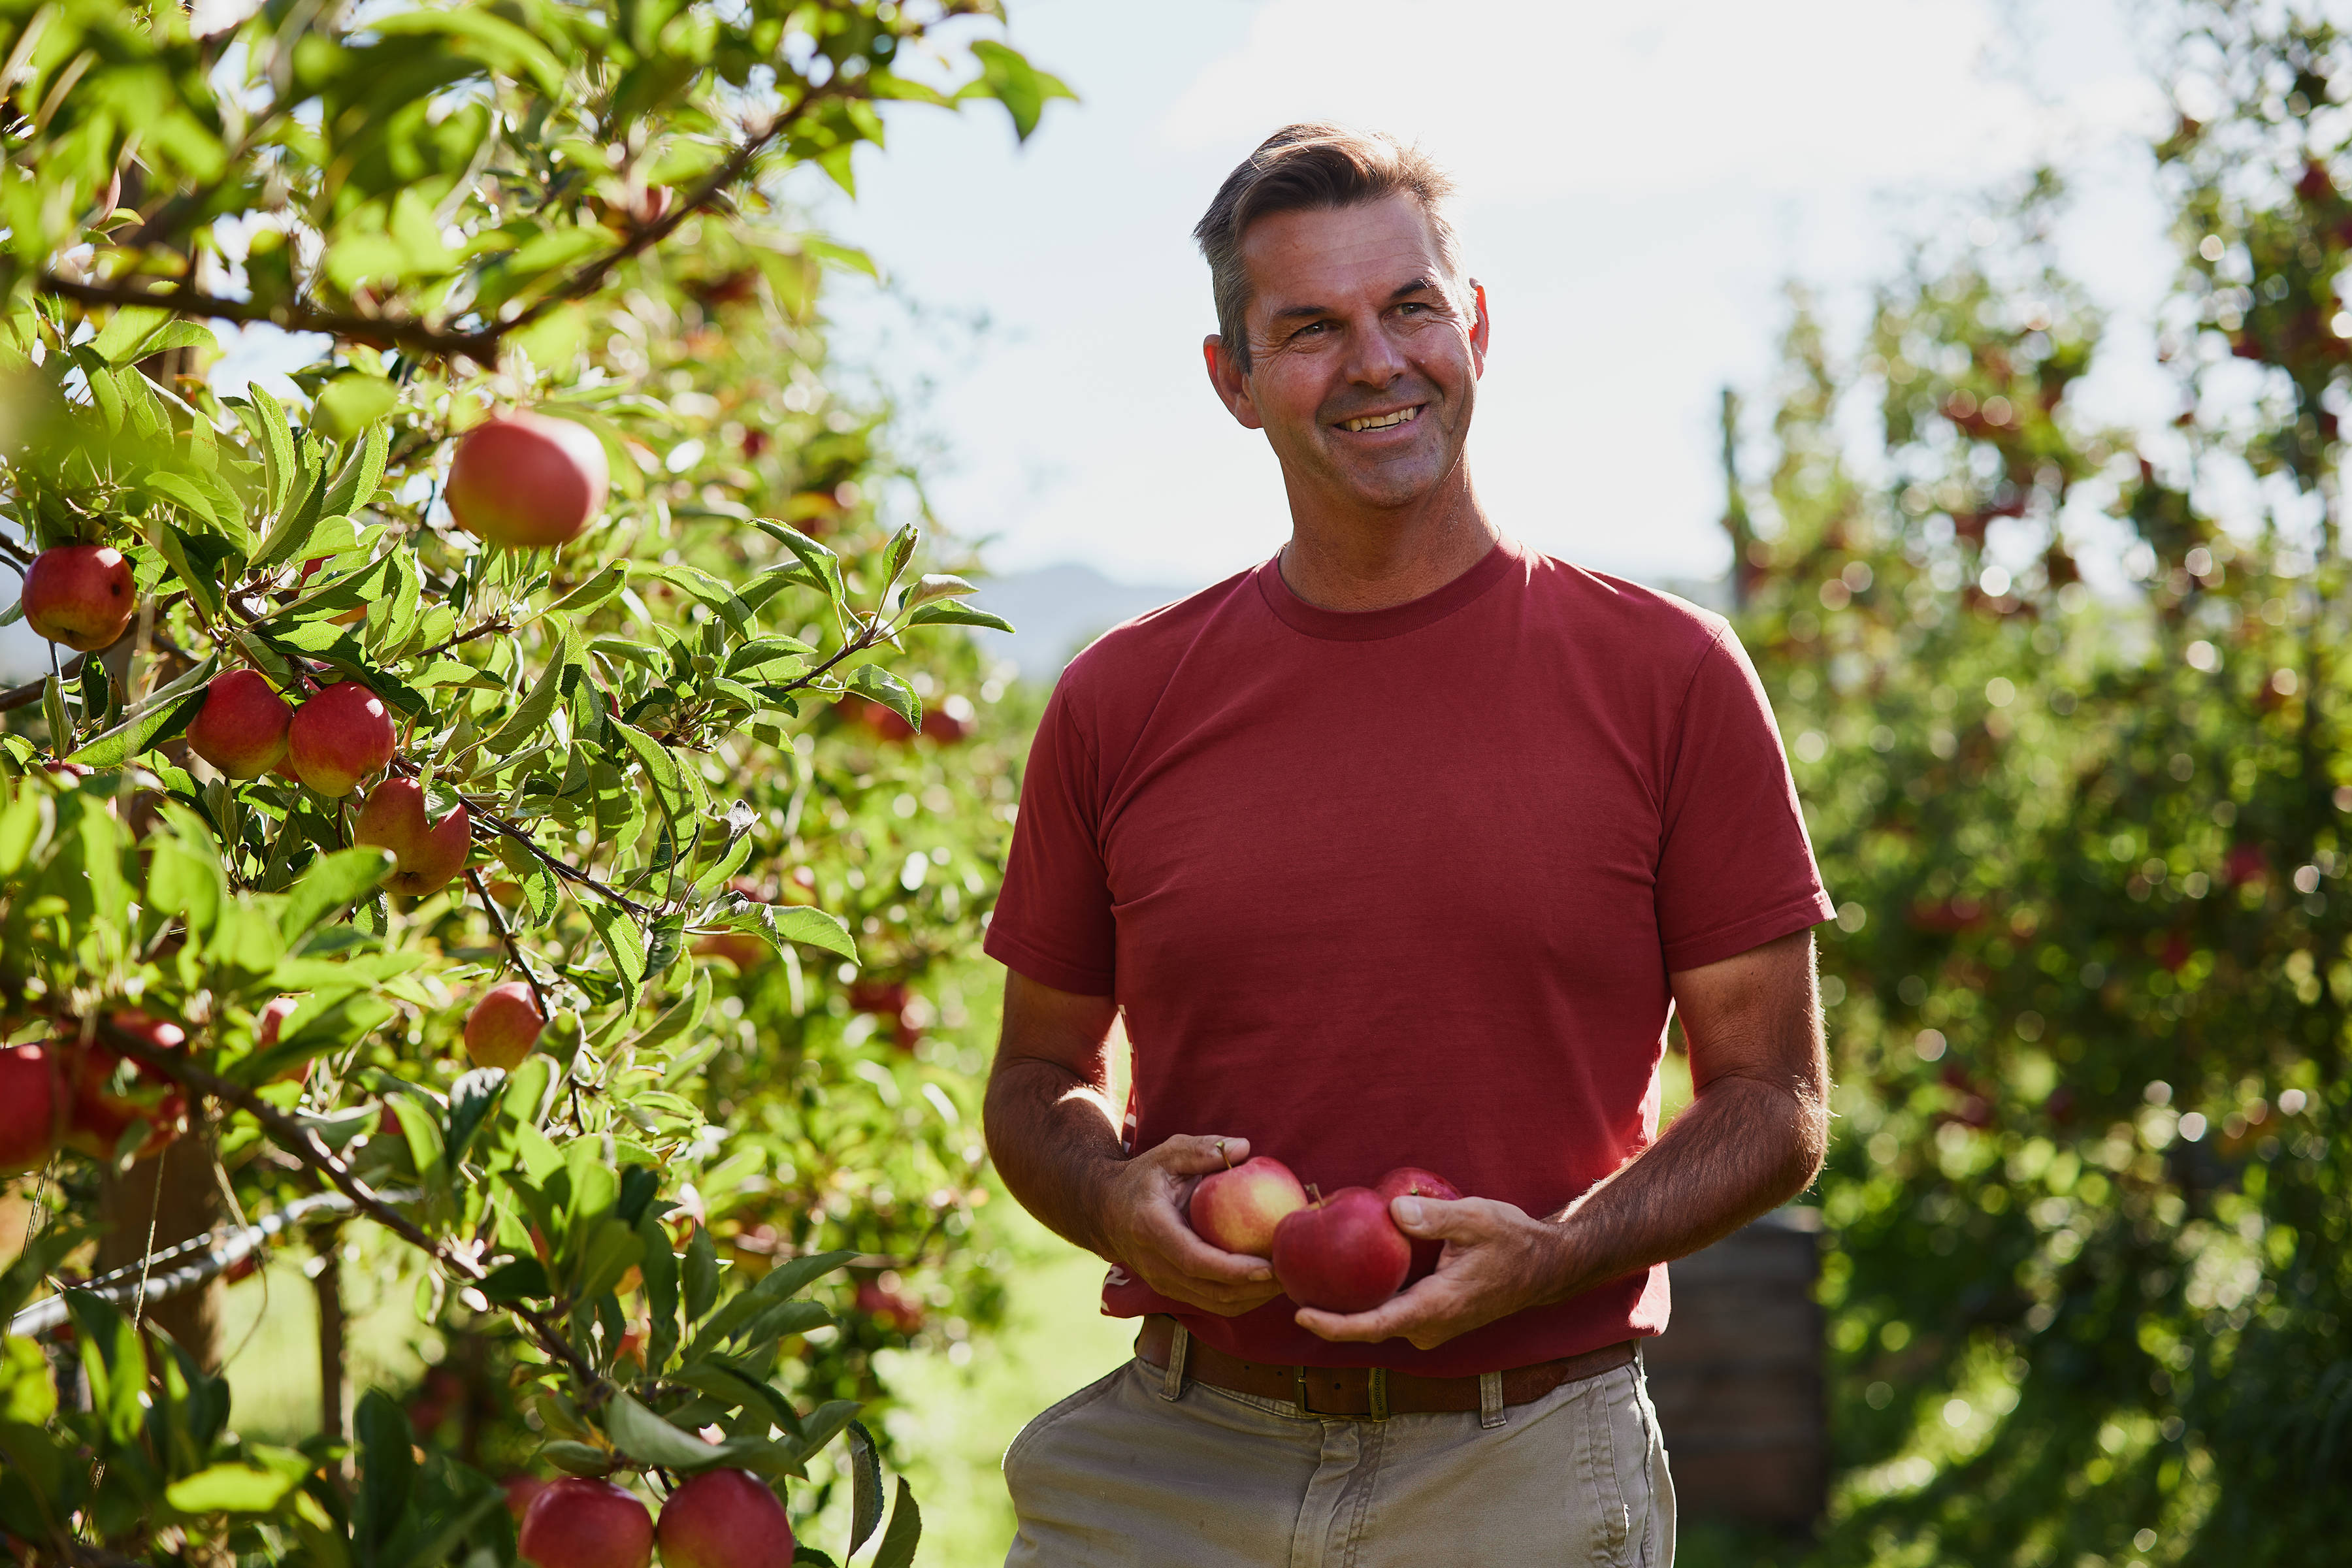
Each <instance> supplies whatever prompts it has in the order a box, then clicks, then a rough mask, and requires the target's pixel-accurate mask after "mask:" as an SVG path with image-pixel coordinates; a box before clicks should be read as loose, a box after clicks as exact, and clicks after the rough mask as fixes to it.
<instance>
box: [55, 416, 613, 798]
mask: <svg viewBox="0 0 2352 1568" xmlns="http://www.w3.org/2000/svg"><path fill="white" fill-rule="evenodd" d="M611 478H612V475H611V470H610V468H608V467H607V466H606V463H605V461H604V443H603V442H601V441H599V440H598V439H597V438H596V437H595V436H594V435H593V433H592V432H590V431H589V430H588V429H586V428H585V427H584V426H580V425H577V424H574V423H573V422H572V421H571V420H569V419H551V418H549V417H548V416H545V415H543V414H531V413H527V412H518V413H513V414H501V415H498V416H494V417H492V418H489V419H487V420H485V421H483V422H482V423H481V424H479V425H477V426H474V427H473V428H472V429H471V430H468V431H467V432H466V434H465V435H464V436H463V437H459V438H458V442H457V452H456V453H455V454H454V455H453V456H452V457H451V458H450V462H449V482H448V484H447V486H446V489H445V492H444V493H445V495H446V499H447V500H448V502H449V515H450V516H452V517H454V518H456V519H457V525H458V526H459V527H460V528H463V529H465V530H466V531H467V532H469V533H471V534H474V535H475V536H477V537H478V538H479V539H481V540H483V541H484V542H488V543H490V544H494V545H498V546H500V547H501V548H504V549H509V550H532V549H539V548H542V547H546V546H551V545H558V544H563V543H567V542H570V541H572V540H573V539H575V538H577V537H579V535H580V532H581V531H582V530H583V529H585V528H586V527H587V526H588V524H589V523H590V522H591V521H593V520H594V518H595V516H596V514H597V513H598V512H599V511H601V510H604V497H605V492H606V490H607V489H608V488H609V486H610V481H611ZM316 569H317V563H315V562H313V563H308V564H307V565H306V566H305V568H304V571H303V575H304V576H306V577H307V576H309V575H310V573H311V572H312V571H315V570H316ZM24 609H25V621H26V625H28V626H31V627H32V628H33V629H34V630H35V631H37V632H38V633H39V634H40V635H41V636H43V637H47V638H48V639H49V641H51V642H54V643H62V644H64V645H65V646H66V647H70V648H77V649H79V650H80V651H81V652H83V653H92V652H95V651H97V650H98V649H100V648H103V647H111V646H112V645H113V644H114V643H115V642H116V641H117V640H119V639H120V638H121V636H122V634H123V632H124V631H126V630H127V629H129V627H130V626H131V616H133V615H135V614H137V613H138V610H139V591H138V585H137V584H136V583H134V582H133V581H132V579H131V563H130V561H129V560H128V559H126V558H125V557H124V555H123V553H122V552H121V551H120V550H117V549H115V548H114V547H113V546H112V545H110V544H60V545H56V546H53V547H52V548H50V549H47V550H44V551H42V552H40V554H38V555H37V556H36V557H34V559H33V564H32V565H31V566H30V567H29V568H28V569H27V570H26V573H25V593H24ZM255 679H259V677H256V678H255ZM264 689H265V691H266V690H267V687H266V684H265V688H264ZM276 696H277V694H276V693H275V692H268V697H269V698H270V699H271V700H275V699H276ZM230 711H231V710H228V709H224V711H223V718H222V720H221V722H222V723H224V724H229V723H231V721H230V718H229V714H230ZM268 719H269V714H268V710H267V709H266V708H264V709H263V710H261V714H260V721H261V726H262V731H267V729H268ZM255 733H258V732H251V731H246V730H243V729H240V728H235V727H234V726H233V725H232V728H231V729H230V731H228V732H227V733H226V735H225V737H224V738H225V739H230V740H233V741H235V742H236V749H237V751H238V752H240V754H248V753H250V752H253V751H254V750H256V749H259V750H267V746H268V742H267V741H266V740H256V739H254V738H253V735H254V734H255ZM284 733H285V726H284V724H283V723H282V722H281V723H280V724H279V725H278V735H279V736H280V737H281V738H282V737H283V735H284ZM297 745H298V752H299V742H298V743H297ZM205 755H206V757H207V759H208V760H209V758H210V753H208V752H207V753H205ZM215 765H222V764H218V763H216V764H215ZM272 765H274V763H263V764H262V765H261V766H259V767H257V768H255V769H254V770H253V771H252V772H251V773H231V774H230V776H231V777H233V778H257V777H258V776H260V774H261V773H264V772H266V771H268V768H269V767H270V766H272ZM377 765H378V766H381V765H382V764H381V763H379V764H377ZM297 767H298V769H299V763H297ZM223 771H224V772H226V771H227V769H226V766H225V765H223ZM367 771H369V770H364V769H363V770H362V773H365V772H367ZM303 782H304V783H305V784H308V783H310V779H309V778H308V777H307V776H306V777H305V778H304V780H303ZM350 788H351V785H350V784H344V785H343V787H342V788H341V789H340V790H333V791H329V792H328V793H331V794H336V795H341V794H344V793H347V792H348V791H349V790H350Z"/></svg>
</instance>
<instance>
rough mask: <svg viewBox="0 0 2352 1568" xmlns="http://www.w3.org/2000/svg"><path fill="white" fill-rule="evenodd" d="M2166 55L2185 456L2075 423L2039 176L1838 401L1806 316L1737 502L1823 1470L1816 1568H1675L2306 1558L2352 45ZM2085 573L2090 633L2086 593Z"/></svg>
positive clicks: (2322, 29)
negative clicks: (1773, 826)
mask: <svg viewBox="0 0 2352 1568" xmlns="http://www.w3.org/2000/svg"><path fill="white" fill-rule="evenodd" d="M2184 16H2185V21H2184V25H2183V26H2182V27H2181V34H2180V43H2179V48H2178V51H2177V54H2176V57H2175V58H2174V60H2173V62H2172V68H2171V79H2173V80H2176V81H2178V80H2179V79H2182V77H2183V76H2185V75H2187V74H2189V73H2194V74H2195V75H2196V76H2197V77H2199V78H2200V79H2203V80H2205V81H2208V82H2210V84H2212V86H2213V88H2214V89H2216V96H2217V97H2218V99H2219V100H2220V102H2221V105H2222V107H2221V110H2220V111H2219V112H2211V111H2210V110H2209V111H2208V118H2207V120H2206V121H2205V122H2203V123H2199V122H2198V121H2192V120H2189V119H2188V118H2186V117H2183V118H2182V119H2181V121H2180V122H2179V126H2178V128H2177V130H2176V131H2175V132H2173V133H2172V134H2171V135H2170V137H2169V138H2168V140H2166V141H2165V142H2163V144H2162V145H2161V146H2160V147H2158V149H2157V150H2156V155H2157V158H2158V164H2159V168H2160V173H2161V176H2162V179H2163V183H2164V188H2165V190H2166V192H2167V194H2168V198H2169V199H2170V200H2171V202H2172V203H2173V205H2174V209H2175V211H2176V213H2177V216H2178V227H2177V233H2178V237H2179V243H2180V246H2181V250H2182V257H2183V270H2182V274H2181V284H2180V287H2179V290H2178V292H2177V295H2176V297H2175V298H2174V300H2172V301H2171V304H2170V305H2169V307H2168V316H2167V319H2166V320H2165V321H2164V322H2163V323H2162V326H2163V331H2162V336H2161V339H2160V342H2159V344H2158V348H2159V353H2161V354H2162V355H2163V356H2164V357H2165V359H2166V361H2167V363H2168V368H2169V370H2170V371H2171V373H2172V374H2173V375H2174V376H2175V377H2176V378H2177V380H2178V383H2179V388H2180V392H2181V395H2182V399H2183V408H2184V412H2183V413H2182V414H2181V416H2180V418H2179V422H2178V424H2177V425H2176V426H2174V427H2173V428H2172V429H2170V430H2167V431H2159V432H2155V433H2149V434H2144V435H2137V436H2136V435H2135V434H2133V433H2129V432H2123V431H2115V430H2103V429H2097V428H2094V427H2092V426H2090V425H2089V424H2087V423H2086V422H2085V421H2084V420H2083V419H2082V418H2080V417H2078V416H2076V415H2075V414H2074V408H2073V405H2072V404H2071V403H2070V402H2069V391H2070V388H2071V387H2072V386H2073V385H2074V383H2075V382H2076V380H2077V379H2078V378H2079V377H2081V376H2082V375H2083V374H2084V373H2085V371H2086V370H2088V368H2089V367H2090V364H2091V361H2092V358H2093V356H2094V354H2095V353H2097V352H2099V351H2100V348H2101V331H2102V322H2101V321H2100V320H2099V318H2098V316H2097V314H2096V313H2095V311H2094V310H2092V309H2091V308H2090V306H2089V305H2088V303H2087V302H2086V300H2085V299H2084V295H2083V292H2082V290H2081V289H2079V288H2077V287H2076V286H2075V285H2074V283H2072V282H2071V281H2070V280H2069V279H2067V278H2065V277H2064V276H2063V274H2062V273H2061V271H2060V270H2059V269H2058V268H2057V266H2056V264H2055V262H2054V260H2053V258H2052V254H2051V246H2050V240H2049V234H2048V229H2049V226H2050V222H2051V219H2052V216H2053V212H2054V210H2055V209H2056V207H2057V206H2058V205H2059V204H2060V203H2061V202H2062V201H2063V194H2062V193H2061V192H2060V191H2059V189H2058V188H2057V186H2056V184H2055V182H2053V181H2052V180H2050V179H2048V178H2046V177H2045V178H2043V179H2041V180H2038V181H2036V182H2034V183H2033V184H2032V185H2031V186H2030V187H2029V188H2027V189H2025V190H2023V191H2022V192H2021V193H2019V194H2018V195H2016V196H2015V197H2014V198H2013V199H2010V200H2004V201H2000V202H1997V203H1994V204H1991V205H1990V209H1989V210H1988V211H1987V212H1986V213H1985V214H1984V215H1982V216H1979V219H1978V220H1977V221H1976V222H1975V223H1974V224H1973V225H1970V226H1966V237H1965V238H1958V237H1952V238H1946V239H1942V240H1938V241H1936V242H1932V243H1929V244H1927V245H1924V246H1922V247H1920V248H1919V250H1918V251H1917V253H1916V258H1915V261H1914V264H1913V266H1912V268H1911V269H1910V271H1909V272H1908V274H1907V275H1906V277H1904V278H1903V279H1900V280H1898V281H1897V282H1895V283H1894V284H1891V285H1889V286H1888V287H1886V288H1885V289H1884V290H1882V292H1881V293H1880V296H1879V298H1878V300H1877V304H1876V308H1875V310H1874V319H1873V320H1872V321H1871V324H1870V328H1869V331H1868V341H1867V343H1866V345H1864V349H1863V352H1862V353H1860V354H1859V355H1858V356H1857V358H1856V362H1855V363H1844V362H1843V360H1842V359H1841V358H1840V356H1839V355H1838V354H1837V353H1834V352H1833V351H1832V348H1831V346H1830V345H1829V343H1828V342H1827V338H1826V335H1825V333H1824V331H1822V327H1821V326H1820V324H1819V322H1818V321H1817V319H1816V316H1815V314H1814V312H1813V310H1811V307H1810V305H1809V303H1808V302H1807V301H1806V300H1803V299H1802V298H1801V297H1800V298H1799V300H1798V301H1797V308H1796V311H1795V317H1794V322H1793V325H1792V327H1791V329H1790V333H1789V335H1788V338H1787V342H1786V354H1785V359H1786V370H1785V372H1784V374H1783V378H1782V382H1781V384H1780V386H1779V388H1778V389H1777V390H1776V393H1775V401H1774V404H1773V407H1772V410H1771V416H1770V417H1771V424H1770V431H1769V448H1770V456H1769V476H1767V475H1765V472H1764V470H1763V469H1761V468H1756V469H1751V470H1750V471H1751V472H1755V473H1757V474H1758V475H1759V482H1758V483H1755V484H1752V485H1750V484H1746V483H1742V482H1739V481H1738V480H1735V486H1734V502H1733V505H1732V508H1731V512H1730V518H1729V526H1730V528H1731V531H1732V532H1733V536H1734V540H1735V545H1736V548H1737V551H1738V562H1737V564H1736V567H1735V581H1736V585H1737V588H1738V596H1739V599H1740V608H1739V610H1738V616H1739V621H1740V629H1741V632H1742V634H1743V636H1745V637H1747V638H1748V646H1749V647H1751V648H1752V649H1754V650H1755V653H1756V657H1757V660H1758V664H1759V668H1760V669H1761V670H1762V672H1763V674H1764V676H1765V679H1766V681H1767V683H1768V685H1769V688H1770V689H1771V692H1772V696H1773V699H1774V701H1775V704H1776V706H1777V708H1778V710H1779V712H1780V717H1781V721H1782V724H1783V728H1784V732H1785V734H1786V736H1787V738H1788V741H1789V744H1790V753H1791V756H1792V759H1793V761H1794V764H1795V767H1796V772H1797V778H1798V784H1799V786H1800V789H1801V792H1802V793H1803V795H1804V796H1805V798H1806V801H1807V803H1808V805H1809V807H1810V811H1811V822H1812V826H1813V829H1814V834H1815V844H1816V847H1817V848H1818V850H1819V852H1820V854H1821V858H1822V865H1823V869H1824V872H1825V874H1826V876H1827V878H1828V881H1829V885H1830V888H1831V890H1832V894H1833V896H1835V897H1836V898H1838V899H1839V900H1842V906H1841V911H1840V916H1839V920H1838V924H1837V929H1835V930H1825V931H1824V933H1823V942H1822V973H1823V975H1824V980H1823V994H1824V1002H1825V1005H1827V1008H1828V1012H1829V1016H1830V1022H1831V1034H1832V1042H1833V1049H1834V1051H1835V1053H1836V1058H1837V1062H1836V1066H1837V1077H1838V1080H1839V1089H1838V1097H1837V1100H1836V1102H1835V1104H1836V1110H1837V1111H1838V1114H1839V1116H1840V1119H1841V1120H1840V1121H1839V1123H1838V1134H1837V1137H1836V1139H1835V1142H1834V1144H1833V1148H1832V1158H1831V1166H1830V1169H1829V1171H1828V1172H1827V1173H1826V1174H1825V1175H1824V1176H1823V1178H1822V1186H1821V1194H1820V1201H1821V1204H1822V1209H1823V1211H1824V1215H1825V1217H1826V1219H1827V1222H1828V1227H1829V1231H1830V1234H1831V1237H1832V1250H1831V1253H1830V1256H1829V1258H1828V1266H1827V1273H1826V1278H1825V1281H1824V1289H1825V1300H1826V1304H1827V1305H1828V1307H1829V1308H1830V1321H1831V1325H1832V1336H1833V1352H1834V1357H1835V1366H1836V1375H1835V1385H1834V1394H1833V1399H1834V1406H1833V1426H1834V1428H1835V1431H1836V1433H1837V1443H1838V1447H1839V1452H1838V1456H1837V1458H1838V1464H1839V1479H1838V1481H1837V1484H1836V1489H1835V1493H1834V1500H1833V1503H1832V1521H1831V1523H1830V1526H1829V1529H1828V1532H1827V1534H1826V1536H1825V1538H1824V1541H1823V1542H1822V1545H1820V1546H1819V1547H1813V1548H1801V1547H1798V1546H1795V1545H1791V1544H1788V1543H1781V1544H1779V1545H1775V1544H1773V1543H1769V1542H1754V1541H1749V1542H1737V1543H1734V1542H1729V1541H1727V1540H1726V1539H1723V1538H1719V1537H1716V1536H1713V1535H1710V1534H1708V1533H1706V1532H1705V1531H1700V1532H1699V1533H1698V1534H1697V1535H1696V1537H1695V1538H1694V1540H1693V1542H1692V1548H1691V1553H1690V1555H1691V1556H1692V1557H1693V1558H1694V1559H1695V1560H1697V1561H1701V1562H1706V1561H1710V1560H1721V1561H1749V1562H1752V1561H1759V1560H1773V1559H1776V1558H1785V1559H1787V1560H1790V1561H1795V1560H1797V1559H1799V1558H1802V1559H1803V1560H1806V1561H1821V1562H1828V1563H1931V1562H1965V1563H2063V1564H2096V1563H2112V1564H2115V1565H2116V1568H2121V1565H2122V1564H2124V1563H2209V1562H2229V1563H2282V1564H2284V1563H2315V1562H2321V1561H2329V1560H2332V1559H2333V1558H2334V1557H2335V1556H2336V1555H2338V1554H2340V1552H2341V1550H2342V1549H2341V1547H2340V1544H2338V1542H2339V1538H2340V1534H2341V1523H2340V1519H2339V1517H2338V1515H2339V1513H2340V1503H2341V1500H2343V1499H2344V1498H2345V1497H2346V1496H2347V1495H2352V1324H2347V1321H2346V1316H2345V1312H2346V1307H2345V1303H2346V1301H2347V1294H2352V1245H2347V1244H2352V1204H2347V1197H2352V1180H2347V1178H2352V1148H2348V1147H2347V1143H2346V1141H2345V1140H2343V1139H2341V1138H2338V1137H2336V1136H2335V1133H2336V1131H2337V1130H2338V1129H2339V1128H2340V1127H2341V1126H2342V1124H2343V1121H2344V1118H2345V1116H2346V1115H2347V1111H2352V1084H2347V1081H2346V1076H2345V1071H2344V1068H2345V1050H2346V1045H2347V1036H2346V1029H2347V1007H2352V946H2347V937H2352V893H2347V890H2346V889H2344V887H2343V885H2342V881H2343V879H2344V878H2345V877H2346V876H2347V874H2352V835H2347V821H2352V818H2347V813H2352V735H2347V710H2346V701H2347V698H2346V692H2345V689H2344V672H2343V670H2342V668H2341V663H2342V660H2343V659H2344V658H2345V657H2346V654H2347V618H2348V617H2352V606H2347V602H2346V595H2345V589H2346V586H2347V583H2346V563H2345V558H2344V541H2343V537H2342V500H2341V496H2340V493H2339V489H2338V463H2339V461H2340V458H2341V456H2342V450H2343V448H2342V447H2341V444H2340V432H2339V428H2338V416H2339V415H2340V414H2341V413H2342V412H2343V410H2344V409H2345V407H2346V405H2347V396H2352V345H2347V338H2352V313H2347V309H2348V308H2347V301H2346V299H2345V297H2344V290H2345V289H2347V287H2352V275H2347V255H2352V196H2347V193H2352V110H2347V98H2352V48H2347V46H2346V43H2345V41H2344V40H2343V39H2342V38H2340V37H2338V36H2337V35H2336V32H2335V31H2334V30H2333V29H2332V28H2330V27H2329V26H2326V25H2324V24H2322V23H2317V22H2313V21H2307V20H2303V19H2298V18H2296V17H2294V16H2290V15H2287V14H2286V13H2284V11H2283V10H2282V9H2281V8H2279V7H2273V6H2269V5H2232V4H2222V3H2218V0H2217V3H2212V4H2199V5H2193V6H2190V7H2189V8H2188V9H2187V10H2186V12H2185V13H2184ZM1849 399H1852V400H1865V399H1866V400H1869V401H1870V402H1873V403H1874V404H1875V405H1876V415H1877V418H1876V424H1877V425H1878V426H1879V428H1880V430H1881V431H1882V432H1883V437H1884V439H1883V446H1879V447H1874V448H1873V449H1869V450H1861V449H1857V447H1855V446H1854V444H1853V442H1852V441H1851V439H1850V438H1849V432H1850V431H1851V430H1852V429H1853V424H1852V422H1851V421H1849V422H1848V423H1847V424H1846V425H1845V426H1843V428H1841V427H1840V426H1838V424H1837V417H1838V414H1839V411H1840V406H1841V405H1842V403H1844V402H1845V401H1846V400H1849ZM2233 481H2234V482H2233ZM2224 495H2236V496H2241V497H2252V498H2254V499H2253V500H2252V502H2251V503H2250V504H2248V505H2247V506H2244V507H2242V508H2241V509H2240V512H2241V514H2242V515H2239V516H2236V517H2233V518H2232V526H2231V529H2230V530H2228V531H2224V530H2223V529H2222V528H2221V526H2220V523H2219V521H2218V520H2217V512H2218V511H2219V510H2220V501H2219V499H2218V498H2220V497H2222V496H2224ZM2118 537H2119V538H2120V540H2121V541H2122V548H2121V560H2122V563H2123V565H2124V567H2125V570H2126V574H2127V577H2128V583H2127V584H2124V585H2122V586H2121V587H2116V586H2113V585H2110V586H2107V587H2104V588H2102V589H2101V590H2100V591H2096V592H2095V591H2093V589H2092V588H2091V587H2090V586H2088V585H2086V584H2084V582H2083V581H2082V575H2081V574H2080V573H2079V572H2078V570H2077V566H2076V553H2077V552H2089V551H2091V550H2102V551H2106V552H2114V551H2115V550H2116V547H2117V546H2116V539H2117V538H2118Z"/></svg>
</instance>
